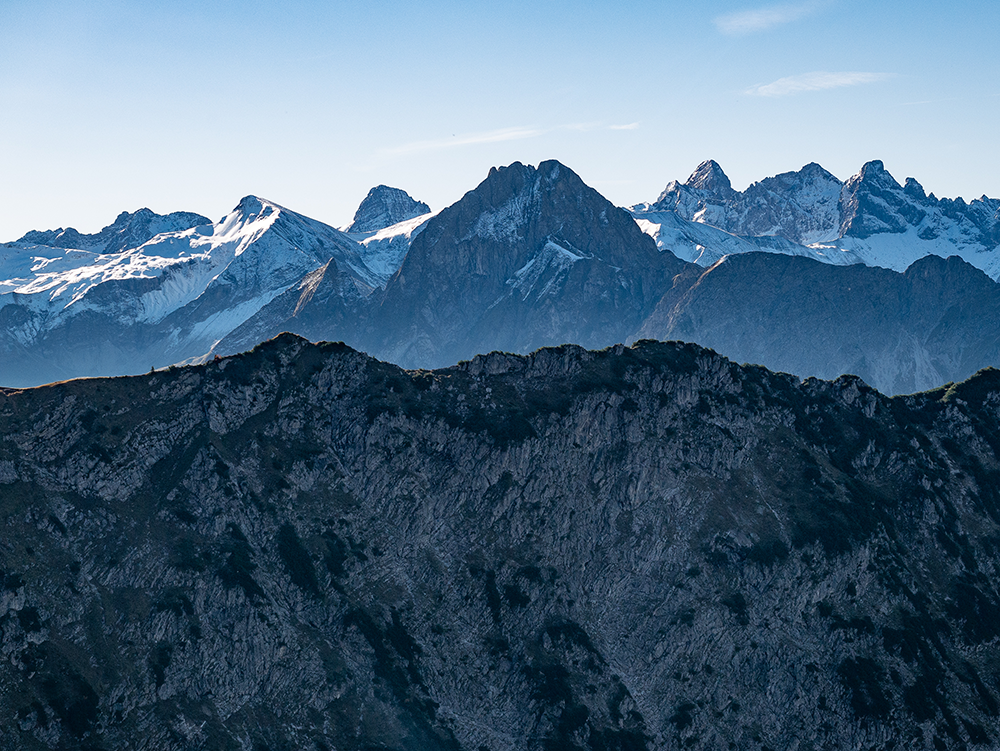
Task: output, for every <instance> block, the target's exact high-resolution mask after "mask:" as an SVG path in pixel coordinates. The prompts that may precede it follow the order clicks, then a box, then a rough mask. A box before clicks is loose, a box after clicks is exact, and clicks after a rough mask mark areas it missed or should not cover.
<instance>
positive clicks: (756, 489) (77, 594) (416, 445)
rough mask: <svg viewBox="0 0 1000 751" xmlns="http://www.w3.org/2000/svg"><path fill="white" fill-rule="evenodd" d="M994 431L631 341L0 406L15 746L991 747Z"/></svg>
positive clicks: (314, 365)
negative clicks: (424, 367)
mask: <svg viewBox="0 0 1000 751" xmlns="http://www.w3.org/2000/svg"><path fill="white" fill-rule="evenodd" d="M998 423H1000V372H998V371H995V370H986V371H981V372H980V373H978V374H976V375H975V376H974V377H973V378H971V379H969V380H968V381H966V382H964V383H961V384H957V385H949V386H947V387H945V388H941V389H938V390H936V391H933V392H926V393H922V394H916V395H912V396H904V397H895V398H888V397H885V396H883V395H881V394H879V393H878V392H876V391H874V390H872V389H870V388H868V387H867V386H866V385H865V384H864V383H863V382H861V381H860V380H858V379H857V378H853V377H847V376H845V377H841V378H839V379H837V380H836V381H832V382H826V381H817V380H807V381H805V382H801V383H800V382H799V381H798V379H796V378H794V377H792V376H788V375H783V374H775V373H772V372H769V371H767V370H764V369H763V368H759V367H753V366H738V365H736V364H734V363H732V362H730V361H728V360H726V359H725V358H722V357H720V356H718V355H716V354H715V353H713V352H711V351H710V350H705V349H702V348H700V347H697V346H695V345H690V344H679V343H658V342H651V341H640V342H637V343H636V344H635V345H634V346H632V347H623V346H620V345H619V346H616V347H612V348H609V349H606V350H602V351H599V352H593V351H586V350H583V349H581V348H579V347H575V346H563V347H558V348H552V349H544V350H540V351H538V352H535V353H534V354H532V355H529V356H513V355H506V354H500V353H493V354H490V355H485V356H479V357H476V358H475V359H473V360H472V361H469V362H465V363H460V364H459V365H457V366H454V367H451V368H445V369H442V370H436V371H404V370H401V369H399V368H397V367H395V366H391V365H387V364H384V363H382V362H379V361H377V360H374V359H372V358H370V357H368V356H366V355H364V354H361V353H358V352H356V351H354V350H351V349H350V348H348V347H346V346H344V345H339V344H320V345H312V344H309V343H307V342H306V341H305V340H302V339H299V338H297V337H294V336H291V335H283V336H281V337H278V338H277V339H274V340H272V341H270V342H267V343H265V344H263V345H261V346H259V347H257V348H256V349H254V350H253V351H252V352H250V353H247V354H245V355H240V356H236V357H232V358H226V359H223V360H220V361H216V362H212V363H209V364H207V365H204V366H200V367H195V368H181V369H175V370H171V371H167V372H157V373H153V374H149V375H146V376H137V377H129V378H116V379H106V380H79V381H71V382H66V383H62V384H55V385H52V386H47V387H41V388H37V389H31V390H24V391H16V390H10V389H5V390H0V524H2V525H3V529H4V530H5V534H4V536H3V538H2V541H0V635H2V641H0V648H2V651H3V658H4V659H3V660H2V661H0V729H2V731H0V740H2V743H0V748H3V749H4V751H6V750H7V749H17V750H20V749H32V750H34V749H47V748H53V749H55V748H59V749H109V750H110V749H125V748H138V747H142V748H149V749H192V748H205V749H255V750H256V749H375V748H377V749H463V750H468V751H479V750H480V749H489V750H490V751H493V750H497V751H499V750H500V749H504V750H507V749H509V750H511V751H513V750H514V749H545V750H546V751H549V750H555V749H589V750H590V751H605V750H611V749H614V750H615V751H636V750H638V749H682V748H684V749H727V748H733V749H736V748H738V749H762V750H763V749H772V751H778V750H779V749H793V748H795V749H842V748H866V749H867V748H876V749H892V748H896V749H904V748H905V749H960V748H974V747H976V746H980V747H983V748H994V747H996V746H997V744H998V742H1000V660H998V659H997V655H998V651H997V639H998V637H1000V594H998V592H997V587H996V582H997V581H1000V576H998V574H1000V571H998V568H1000V567H998V557H997V556H998V548H1000V493H998V488H1000V459H998V456H1000V454H998V452H1000V437H998V435H1000V431H998V427H1000V424H998Z"/></svg>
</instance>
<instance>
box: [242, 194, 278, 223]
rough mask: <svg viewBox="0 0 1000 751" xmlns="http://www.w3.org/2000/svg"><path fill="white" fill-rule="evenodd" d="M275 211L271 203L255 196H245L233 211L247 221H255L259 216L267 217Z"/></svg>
mask: <svg viewBox="0 0 1000 751" xmlns="http://www.w3.org/2000/svg"><path fill="white" fill-rule="evenodd" d="M273 210H274V206H273V205H272V204H271V202H270V201H267V200H264V199H261V198H258V197H257V196H253V195H249V196H243V198H241V199H240V202H239V203H238V204H236V207H235V208H234V209H233V211H234V212H236V213H238V214H240V216H241V217H242V218H243V219H246V220H251V219H255V218H257V217H259V216H267V215H268V214H269V213H270V211H273Z"/></svg>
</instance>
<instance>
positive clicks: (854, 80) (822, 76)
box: [746, 71, 891, 97]
mask: <svg viewBox="0 0 1000 751" xmlns="http://www.w3.org/2000/svg"><path fill="white" fill-rule="evenodd" d="M890 75H891V74H889V73H863V72H859V71H847V72H843V73H826V72H824V71H817V72H815V73H803V74H801V75H798V76H787V77H786V78H779V79H778V80H777V81H773V82H771V83H767V84H763V85H760V86H753V87H751V88H749V89H747V90H746V93H747V94H752V95H753V96H769V97H778V96H789V95H791V94H801V93H802V92H805V91H823V90H825V89H840V88H843V87H844V86H859V85H861V84H864V83H875V82H876V81H884V80H885V79H887V78H890Z"/></svg>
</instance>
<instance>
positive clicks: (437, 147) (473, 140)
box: [378, 123, 639, 157]
mask: <svg viewBox="0 0 1000 751" xmlns="http://www.w3.org/2000/svg"><path fill="white" fill-rule="evenodd" d="M605 127H606V128H607V129H608V130H635V129H636V128H638V127H639V123H629V124H628V125H610V126H605V125H603V124H602V123H566V124H563V125H556V126H552V127H549V128H536V127H533V126H524V125H522V126H516V127H513V128H500V129H499V130H487V131H483V132H481V133H464V134H461V135H455V136H451V137H449V138H435V139H432V140H427V141H411V142H410V143H404V144H401V145H399V146H390V147H388V148H384V149H380V150H379V151H378V154H379V156H382V157H392V156H408V155H411V154H421V153H424V152H428V151H442V150H444V149H454V148H458V147H461V146H477V145H479V144H484V143H499V142H501V141H521V140H524V139H526V138H537V137H538V136H543V135H545V134H546V133H552V132H553V131H559V130H562V131H566V130H574V131H583V132H586V131H591V130H600V129H604V128H605Z"/></svg>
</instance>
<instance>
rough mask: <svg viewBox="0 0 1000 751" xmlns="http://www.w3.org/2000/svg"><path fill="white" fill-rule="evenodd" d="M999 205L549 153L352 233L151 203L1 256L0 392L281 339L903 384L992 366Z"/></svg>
mask: <svg viewBox="0 0 1000 751" xmlns="http://www.w3.org/2000/svg"><path fill="white" fill-rule="evenodd" d="M998 211H1000V201H998V200H997V199H988V198H985V197H983V198H981V199H977V200H975V201H972V202H971V203H969V204H966V203H965V202H964V201H962V199H955V200H949V199H937V198H936V197H934V195H933V194H931V195H926V194H925V193H924V191H923V189H922V188H920V186H919V185H918V184H917V183H916V181H914V180H912V179H908V180H907V181H906V183H905V185H902V186H901V185H899V183H897V182H896V181H895V180H894V179H893V178H892V177H891V176H890V175H889V174H888V173H887V172H886V171H885V169H884V167H883V166H882V164H881V163H880V162H870V163H868V164H866V165H865V166H864V167H863V168H862V170H861V172H859V174H858V175H856V176H854V177H852V178H851V179H849V180H848V181H846V182H845V183H841V182H840V181H839V180H837V179H836V178H835V177H833V176H832V175H830V173H828V172H826V171H825V170H823V169H822V168H821V167H819V166H818V165H815V164H811V165H807V166H806V167H804V168H803V169H802V170H800V171H799V172H794V173H785V174H782V175H778V176H776V177H773V178H767V179H766V180H763V181H761V182H759V183H754V184H753V185H751V186H750V187H749V188H747V190H745V191H743V192H738V191H735V190H734V189H733V188H732V186H731V184H730V181H729V179H728V178H727V177H726V175H725V173H724V172H723V171H722V169H721V168H720V167H719V165H717V164H716V163H715V162H711V161H709V162H705V163H703V164H702V165H700V166H699V167H698V169H697V170H696V171H695V172H694V174H693V175H692V176H691V177H690V178H689V179H688V180H687V181H686V182H685V183H683V184H680V183H677V182H671V183H669V184H668V185H667V187H666V189H665V190H664V191H663V192H662V194H661V195H660V196H659V197H658V199H657V200H656V201H655V202H653V203H650V204H641V205H638V206H633V207H631V208H630V209H629V210H627V211H626V210H623V209H620V208H617V207H615V206H613V205H612V204H611V203H609V202H608V201H607V200H606V199H604V198H603V197H602V196H601V195H600V194H598V193H597V192H596V191H594V190H593V189H591V188H590V187H588V186H587V185H585V184H584V183H583V181H582V180H580V178H579V177H578V176H577V175H576V174H575V173H573V171H572V170H570V169H569V168H568V167H566V166H565V165H561V164H559V163H558V162H554V161H550V162H544V163H542V164H540V165H538V167H537V168H536V167H531V166H527V165H522V164H520V163H514V164H513V165H510V166H508V167H504V168H500V169H494V170H492V171H491V172H490V174H489V175H488V176H487V178H486V180H484V181H483V183H482V184H481V185H479V186H478V187H476V188H475V189H474V190H471V191H469V192H468V193H467V194H466V195H465V196H464V197H463V198H462V199H460V200H459V201H458V202H457V203H455V204H454V205H452V206H450V207H447V208H445V209H444V210H441V211H439V212H431V211H430V210H429V207H428V206H427V205H426V204H423V203H421V202H419V201H416V200H414V199H412V198H410V197H409V196H408V195H407V194H406V193H405V192H403V191H401V190H398V189H395V188H389V187H387V186H378V187H377V188H373V189H372V191H371V192H370V193H369V195H368V196H367V197H366V198H365V200H364V201H363V202H362V204H361V206H359V209H358V212H357V214H356V215H355V218H354V221H353V222H352V224H351V225H348V226H347V227H345V228H344V230H345V231H340V230H337V229H335V228H333V227H330V226H327V225H324V224H322V223H321V222H318V221H315V220H313V219H309V218H307V217H304V216H302V215H300V214H297V213H295V212H293V211H290V210H288V209H286V208H284V207H282V206H280V205H278V204H276V203H273V202H271V201H267V200H264V199H260V198H256V197H253V196H248V197H246V198H244V199H243V200H242V201H240V203H239V204H238V205H237V206H236V208H235V209H234V210H233V211H232V212H231V213H230V214H228V215H227V216H225V217H223V218H222V219H221V220H220V221H218V222H215V223H212V222H210V221H208V220H207V219H206V218H205V217H202V216H199V215H196V214H182V213H177V214H170V215H168V216H164V217H160V216H158V215H155V214H153V213H152V212H150V211H148V210H145V209H144V210H141V211H138V212H136V213H134V214H127V213H123V214H122V215H121V216H119V217H118V219H117V220H116V221H115V223H114V224H112V225H110V226H109V227H107V228H105V229H104V230H102V231H101V232H100V233H97V234H96V235H81V234H80V233H77V232H76V231H74V230H72V229H67V230H54V231H48V232H29V233H28V234H27V235H25V236H24V237H23V238H21V239H20V240H18V241H17V242H13V243H8V244H6V245H5V246H2V247H0V254H2V255H0V355H2V358H3V359H2V364H0V383H4V384H7V385H11V386H25V385H36V384H38V383H42V382H46V381H54V380H61V379H65V378H70V377H76V376H81V375H117V374H121V373H139V372H145V371H147V370H149V369H150V368H162V367H165V366H167V365H170V364H173V363H177V362H182V361H187V362H197V361H203V360H204V359H205V358H207V357H212V356H215V355H224V354H230V353H234V352H238V351H242V350H245V349H249V348H251V347H252V346H254V345H255V344H257V343H258V342H260V341H263V340H265V339H268V338H270V337H272V336H274V335H276V334H278V333H280V332H282V331H285V330H289V331H293V332H296V333H299V334H301V335H303V336H306V337H308V338H310V339H313V340H321V339H322V340H340V341H345V342H347V343H348V344H350V345H352V346H354V347H357V348H359V349H361V350H363V351H366V352H369V353H370V354H373V355H375V356H376V357H379V358H382V359H386V360H389V361H392V362H396V363H398V364H400V365H403V366H406V367H423V368H432V367H442V366H445V365H448V364H451V363H454V362H456V361H458V360H461V359H468V358H471V357H472V356H474V355H475V354H477V353H480V352H486V351H489V350H493V349H500V350H509V351H513V352H530V351H532V350H534V349H537V348H538V347H541V346H551V345H558V344H562V343H563V342H574V343H578V344H582V345H584V346H588V347H602V346H607V345H610V344H614V343H616V342H625V341H634V340H635V339H637V338H641V337H654V338H681V339H685V340H689V341H696V342H699V343H702V344H705V345H708V346H712V347H714V348H716V349H718V351H719V352H721V353H723V354H726V355H728V356H731V357H733V358H735V359H737V360H740V361H751V362H758V363H761V364H764V365H767V366H768V367H772V368H777V369H782V370H788V371H789V372H792V373H795V374H797V375H799V376H802V377H806V376H820V377H825V378H832V377H836V376H837V375H839V374H841V373H845V372H850V373H857V374H859V375H861V376H862V377H863V378H865V379H866V381H868V382H869V383H871V384H872V385H874V386H876V387H877V388H879V389H881V390H883V391H885V392H887V393H900V392H906V391H915V390H920V389H925V388H931V387H934V386H937V385H940V384H942V383H945V382H947V381H956V380H961V379H964V378H967V377H968V376H969V375H971V374H972V373H974V372H975V371H976V370H977V369H978V368H980V367H983V366H985V365H990V364H996V363H997V362H998V359H997V356H998V352H997V349H998V344H997V338H996V336H994V334H993V333H992V332H995V331H998V330H1000V329H998V326H997V324H998V323H1000V321H998V320H997V315H998V311H1000V308H998V305H997V302H996V300H997V293H996V289H997V287H996V283H995V282H993V281H992V280H991V279H990V278H989V277H990V276H994V277H995V276H996V273H998V272H1000V267H997V265H996V263H995V260H994V259H995V257H996V254H997V251H998V238H1000V229H998V227H1000V215H998ZM640 230H641V231H640ZM946 256H957V258H952V259H950V260H948V261H947V263H945V262H943V261H942V260H941V259H943V258H944V257H946ZM959 259H962V260H959Z"/></svg>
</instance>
